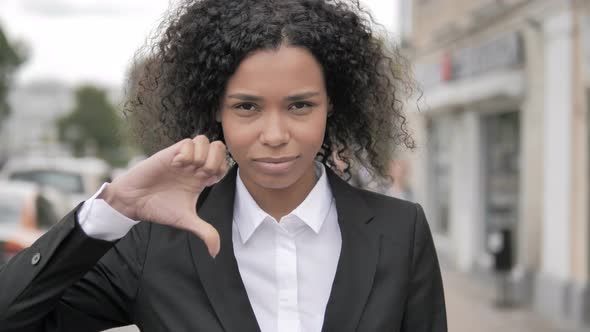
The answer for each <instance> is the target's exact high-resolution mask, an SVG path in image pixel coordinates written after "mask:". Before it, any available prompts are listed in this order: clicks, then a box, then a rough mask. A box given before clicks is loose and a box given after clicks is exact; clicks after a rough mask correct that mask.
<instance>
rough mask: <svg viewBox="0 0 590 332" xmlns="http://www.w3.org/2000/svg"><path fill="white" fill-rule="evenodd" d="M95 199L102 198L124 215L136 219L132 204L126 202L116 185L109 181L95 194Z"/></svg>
mask: <svg viewBox="0 0 590 332" xmlns="http://www.w3.org/2000/svg"><path fill="white" fill-rule="evenodd" d="M97 199H102V200H104V201H105V202H106V203H107V204H108V205H109V206H110V207H112V208H113V209H115V210H116V211H117V212H119V213H120V214H122V215H124V216H125V217H127V218H129V219H132V220H138V217H137V214H136V213H135V209H134V208H133V204H129V203H126V202H125V201H124V200H123V199H122V197H121V195H120V194H119V191H118V190H117V187H116V186H115V185H113V184H112V183H109V184H108V185H107V186H106V187H105V188H104V190H103V191H102V192H101V193H100V194H99V195H98V196H97Z"/></svg>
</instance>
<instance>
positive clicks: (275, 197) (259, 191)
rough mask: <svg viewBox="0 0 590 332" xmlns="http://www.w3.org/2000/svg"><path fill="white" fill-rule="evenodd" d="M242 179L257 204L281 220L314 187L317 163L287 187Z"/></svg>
mask: <svg viewBox="0 0 590 332" xmlns="http://www.w3.org/2000/svg"><path fill="white" fill-rule="evenodd" d="M242 181H243V182H244V185H245V186H246V189H248V192H250V195H252V198H254V201H256V204H258V206H259V207H260V208H261V209H262V210H264V211H265V212H266V213H268V214H269V215H270V216H272V217H273V218H274V219H275V220H277V221H280V220H281V218H282V217H284V216H286V215H287V214H289V213H290V212H291V211H293V210H295V208H296V207H297V206H299V204H301V202H303V201H304V200H305V198H306V197H307V195H308V194H309V193H310V192H311V190H312V189H313V187H314V185H315V183H316V177H315V165H314V164H312V165H311V168H310V169H309V170H308V171H306V172H305V174H304V175H303V176H302V177H301V178H299V179H298V180H297V181H296V182H295V183H293V184H292V185H290V186H289V187H287V188H280V189H269V188H263V187H261V186H258V185H256V184H255V183H250V181H247V180H245V179H242Z"/></svg>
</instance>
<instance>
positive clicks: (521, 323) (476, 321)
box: [109, 268, 590, 332]
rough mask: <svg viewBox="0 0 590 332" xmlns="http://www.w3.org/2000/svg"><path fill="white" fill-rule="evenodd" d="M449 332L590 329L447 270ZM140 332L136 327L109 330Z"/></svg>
mask: <svg viewBox="0 0 590 332" xmlns="http://www.w3.org/2000/svg"><path fill="white" fill-rule="evenodd" d="M443 283H444V287H445V299H446V305H447V318H448V324H449V329H448V330H449V332H498V331H502V332H590V329H580V328H578V329H576V328H575V327H572V326H569V327H566V325H567V324H566V323H565V322H555V321H550V320H547V319H545V318H543V317H541V316H540V315H539V314H536V313H534V312H532V311H531V310H530V309H526V308H511V309H508V310H502V309H497V308H496V307H494V304H493V303H494V299H495V294H494V289H493V288H492V287H489V288H488V287H484V286H483V285H482V284H479V283H478V282H475V281H473V280H471V279H470V278H469V277H468V276H466V275H464V274H462V273H459V272H456V271H454V270H452V269H449V268H444V269H443ZM109 331H110V332H136V331H138V330H137V328H135V327H126V328H121V329H113V330H109Z"/></svg>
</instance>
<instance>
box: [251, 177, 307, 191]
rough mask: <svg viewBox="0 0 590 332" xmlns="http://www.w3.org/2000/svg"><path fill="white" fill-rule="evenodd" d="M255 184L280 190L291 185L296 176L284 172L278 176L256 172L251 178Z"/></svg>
mask: <svg viewBox="0 0 590 332" xmlns="http://www.w3.org/2000/svg"><path fill="white" fill-rule="evenodd" d="M253 180H254V182H255V183H256V185H258V186H260V187H262V188H266V189H272V190H282V189H287V188H289V187H291V186H292V185H293V184H294V183H295V182H297V177H295V176H294V175H293V174H285V175H280V176H268V175H263V174H257V175H256V176H255V177H254V178H253Z"/></svg>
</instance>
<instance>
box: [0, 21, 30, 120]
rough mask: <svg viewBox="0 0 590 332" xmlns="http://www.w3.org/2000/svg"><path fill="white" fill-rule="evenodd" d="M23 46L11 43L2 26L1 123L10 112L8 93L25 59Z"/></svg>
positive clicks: (0, 55)
mask: <svg viewBox="0 0 590 332" xmlns="http://www.w3.org/2000/svg"><path fill="white" fill-rule="evenodd" d="M24 53H25V52H24V51H23V47H22V45H19V44H11V43H10V42H9V41H8V39H7V38H6V35H5V34H4V32H3V31H2V27H0V125H1V124H2V122H3V120H4V119H6V117H7V116H8V115H9V114H10V106H9V105H8V101H7V95H8V90H9V87H10V83H11V81H12V75H13V73H14V71H15V70H16V69H17V68H18V66H20V65H21V64H22V63H23V62H24V61H25V55H24Z"/></svg>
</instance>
